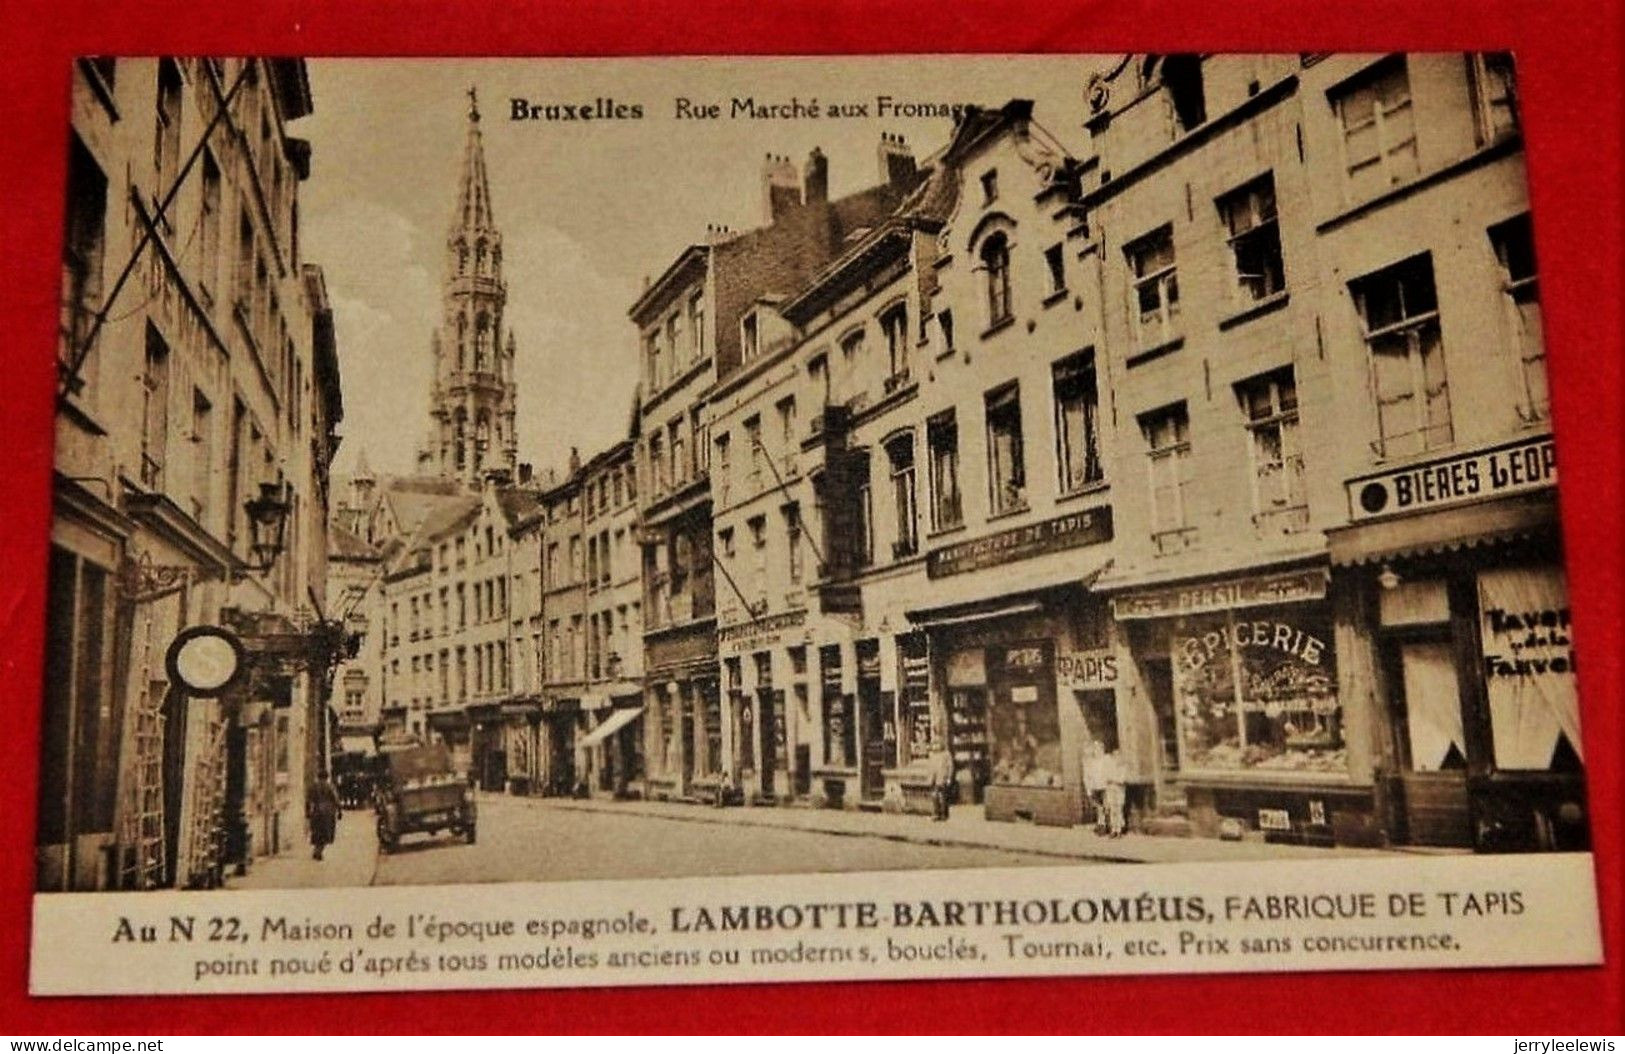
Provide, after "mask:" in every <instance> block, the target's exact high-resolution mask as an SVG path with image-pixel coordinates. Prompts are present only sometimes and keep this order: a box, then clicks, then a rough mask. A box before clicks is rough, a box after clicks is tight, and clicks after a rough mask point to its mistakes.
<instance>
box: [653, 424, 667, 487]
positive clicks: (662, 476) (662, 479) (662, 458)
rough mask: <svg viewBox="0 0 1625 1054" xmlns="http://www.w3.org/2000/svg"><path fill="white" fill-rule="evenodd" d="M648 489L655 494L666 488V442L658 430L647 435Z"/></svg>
mask: <svg viewBox="0 0 1625 1054" xmlns="http://www.w3.org/2000/svg"><path fill="white" fill-rule="evenodd" d="M649 489H650V490H653V491H654V492H655V493H656V494H661V493H664V492H665V490H666V444H665V443H664V442H662V441H661V438H660V433H659V432H656V433H655V434H654V435H652V436H650V437H649Z"/></svg>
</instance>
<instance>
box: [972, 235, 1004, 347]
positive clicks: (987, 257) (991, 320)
mask: <svg viewBox="0 0 1625 1054" xmlns="http://www.w3.org/2000/svg"><path fill="white" fill-rule="evenodd" d="M979 255H980V256H981V259H982V269H983V271H984V272H985V273H986V276H987V323H988V325H990V326H995V325H998V324H999V323H1000V322H1004V321H1006V320H1008V319H1009V318H1010V241H1009V239H1008V238H1006V237H1005V236H1004V234H1003V233H1002V232H1000V233H997V234H990V235H988V237H987V240H986V241H984V242H983V243H982V249H981V252H980V253H979Z"/></svg>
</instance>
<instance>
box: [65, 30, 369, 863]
mask: <svg viewBox="0 0 1625 1054" xmlns="http://www.w3.org/2000/svg"><path fill="white" fill-rule="evenodd" d="M310 112H311V97H310V90H309V85H308V82H307V80H306V77H305V68H304V65H303V63H301V62H300V61H297V60H291V59H287V60H284V59H274V60H273V59H252V60H215V59H208V60H204V59H175V58H168V57H155V58H131V59H123V58H120V59H112V58H94V59H84V60H81V61H79V62H78V63H76V64H75V67H74V71H73V92H72V125H71V127H72V133H71V135H70V137H69V143H68V164H67V173H68V177H67V182H68V207H67V212H66V231H65V238H64V242H63V261H62V262H63V269H62V276H63V286H62V310H61V330H60V342H59V357H58V362H59V365H60V367H61V369H60V375H61V383H60V385H59V395H60V398H59V400H58V412H57V417H56V422H57V437H56V438H57V472H56V477H55V520H54V524H53V530H52V546H51V568H50V586H49V589H50V607H49V630H48V644H47V658H46V678H45V681H46V699H45V709H44V720H43V729H44V735H43V742H42V755H41V757H42V768H41V773H42V778H41V785H40V810H39V835H38V856H37V863H38V868H37V871H38V879H39V888H41V889H103V888H113V887H116V888H136V889H142V888H153V887H158V886H201V885H213V884H216V883H218V882H219V881H220V879H221V876H222V874H223V872H224V871H225V870H226V869H227V868H228V867H237V868H240V867H246V866H249V864H250V863H251V861H252V859H253V858H254V857H255V856H258V855H260V854H263V853H267V852H275V851H277V850H279V849H280V848H283V847H285V846H287V845H289V844H290V843H291V842H292V841H294V840H296V839H298V838H299V837H300V836H301V835H300V832H301V826H302V816H303V805H304V794H305V787H306V784H307V783H308V781H309V780H310V779H311V778H312V777H313V776H314V771H315V768H316V767H317V766H318V765H319V764H320V763H321V759H322V750H323V749H324V746H325V743H324V738H323V737H324V733H325V701H326V698H327V692H328V686H327V683H326V678H327V675H328V673H329V671H330V662H331V659H332V658H333V654H332V652H331V649H330V648H329V647H328V644H329V643H330V642H329V641H328V640H327V637H326V635H325V634H323V633H322V632H321V625H320V620H321V616H322V611H323V609H324V606H325V602H326V598H325V570H326V569H325V560H326V552H327V539H326V523H327V516H328V502H329V495H328V479H327V468H328V464H329V461H330V459H331V457H332V454H333V452H334V448H335V447H336V445H337V440H336V439H335V437H334V434H333V431H334V429H335V428H336V426H337V424H338V421H339V419H340V416H341V414H342V404H341V401H340V395H339V377H338V361H337V352H336V348H335V346H334V341H333V328H332V318H331V311H330V308H329V306H328V303H327V300H326V291H325V288H324V285H323V282H322V276H321V272H320V271H319V269H317V268H315V267H314V266H312V265H310V264H307V263H305V262H304V261H303V259H302V258H301V255H300V251H299V237H298V234H299V202H298V188H299V183H300V181H301V180H303V179H304V178H305V176H306V175H307V174H308V172H309V165H310V150H309V145H308V144H307V143H306V142H305V141H304V140H302V139H300V138H298V137H297V136H295V135H293V134H292V133H291V132H290V130H289V123H290V122H293V121H295V120H297V119H298V118H300V117H303V116H305V115H306V114H308V113H310ZM256 500H257V503H256ZM256 513H257V514H258V515H257V516H256ZM194 626H216V627H221V628H223V629H225V630H226V631H228V632H229V633H232V634H234V635H235V636H237V637H238V638H239V639H240V640H241V642H242V644H243V645H244V648H245V651H246V655H247V660H248V661H247V664H246V666H247V672H246V675H245V676H242V677H240V678H239V679H238V680H236V681H235V682H232V684H231V685H229V686H228V688H227V689H224V690H222V692H221V693H220V694H217V695H205V694H195V693H189V692H187V691H184V690H183V689H182V688H181V687H180V686H179V684H178V683H177V682H176V681H175V679H174V677H173V674H172V671H171V670H169V669H168V667H167V665H166V655H167V654H168V652H169V649H170V646H171V644H172V642H174V641H175V639H176V637H177V635H178V634H179V633H180V632H181V631H182V630H184V629H187V628H189V627H194Z"/></svg>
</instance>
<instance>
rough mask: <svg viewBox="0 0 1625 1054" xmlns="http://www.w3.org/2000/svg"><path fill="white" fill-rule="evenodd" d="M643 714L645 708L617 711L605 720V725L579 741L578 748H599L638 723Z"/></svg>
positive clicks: (637, 707) (635, 707)
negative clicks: (609, 739)
mask: <svg viewBox="0 0 1625 1054" xmlns="http://www.w3.org/2000/svg"><path fill="white" fill-rule="evenodd" d="M642 713H643V707H641V706H634V707H629V708H627V709H625V710H617V711H615V712H614V713H613V714H611V715H610V716H609V717H607V718H605V719H604V723H603V724H601V725H599V726H598V727H597V728H595V729H593V730H592V731H591V732H588V733H587V734H586V735H584V736H582V737H581V738H580V739H579V740H577V741H576V746H578V747H594V746H597V745H598V744H599V743H602V742H603V741H604V740H606V739H608V738H609V737H610V736H612V735H614V734H615V733H616V732H619V731H620V730H621V729H623V728H625V727H626V726H627V725H629V724H631V723H632V722H633V721H636V720H637V719H638V717H639V716H640V715H642Z"/></svg>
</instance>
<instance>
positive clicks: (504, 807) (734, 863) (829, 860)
mask: <svg viewBox="0 0 1625 1054" xmlns="http://www.w3.org/2000/svg"><path fill="white" fill-rule="evenodd" d="M679 808H682V809H686V810H688V811H689V812H691V813H692V814H694V816H693V818H692V819H683V818H666V817H663V816H650V815H648V814H646V813H641V812H635V811H630V810H627V809H625V807H616V806H607V807H603V808H592V809H590V810H589V809H582V808H579V807H577V806H576V805H575V803H572V802H569V801H563V802H554V801H552V800H549V799H537V798H510V797H498V796H487V797H483V798H482V799H481V800H480V829H479V841H478V842H477V843H476V844H475V845H467V844H465V843H464V842H463V841H462V840H461V839H457V838H453V837H451V836H449V835H447V836H442V837H437V838H430V837H427V836H424V835H415V836H411V837H409V838H408V839H406V840H405V841H404V842H403V843H402V845H401V847H400V849H398V850H397V851H396V852H395V853H392V854H389V855H384V856H380V857H379V858H378V866H377V869H376V872H375V873H374V876H373V879H372V882H373V884H374V885H423V884H440V883H456V882H521V881H546V880H554V879H594V878H605V879H609V878H614V879H623V878H680V877H689V876H711V875H757V874H784V873H795V872H809V871H884V870H894V869H911V868H947V867H1012V866H1019V865H1023V864H1027V865H1031V864H1054V863H1055V862H1056V861H1055V860H1054V859H1053V858H1046V857H1044V856H1040V855H1036V854H1030V853H1018V852H1007V851H1003V850H1000V849H994V848H983V847H970V846H936V845H922V844H914V843H911V842H904V841H897V840H893V839H889V838H884V837H878V836H873V835H868V836H866V835H857V836H844V835H838V834H832V833H829V832H826V831H807V830H797V829H792V828H779V827H764V826H756V825H747V824H743V823H718V822H714V821H715V817H714V816H713V814H712V811H711V810H709V809H707V808H706V807H704V806H683V807H679ZM755 811H759V812H765V811H767V810H755ZM775 811H777V810H775ZM733 812H735V813H737V811H733ZM678 815H679V816H680V815H681V813H679V814H678ZM912 819H917V820H918V822H919V824H920V826H922V827H929V826H930V821H929V820H927V819H925V818H923V817H919V818H912ZM344 822H345V824H346V825H350V824H353V823H354V822H355V818H354V817H346V819H345V821H344ZM345 833H346V835H354V833H355V832H354V831H353V830H347V831H346V832H345ZM367 837H368V838H369V839H370V838H371V837H372V836H371V832H370V831H369V832H367Z"/></svg>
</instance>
